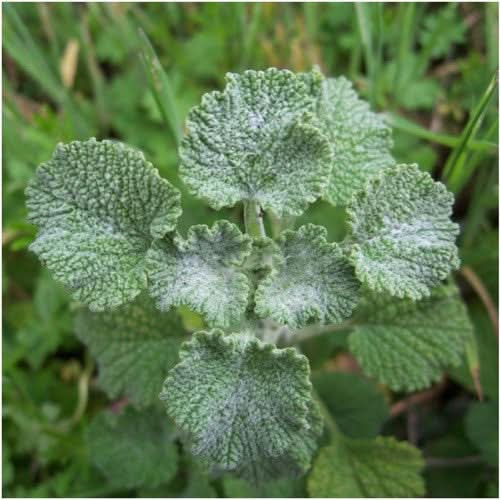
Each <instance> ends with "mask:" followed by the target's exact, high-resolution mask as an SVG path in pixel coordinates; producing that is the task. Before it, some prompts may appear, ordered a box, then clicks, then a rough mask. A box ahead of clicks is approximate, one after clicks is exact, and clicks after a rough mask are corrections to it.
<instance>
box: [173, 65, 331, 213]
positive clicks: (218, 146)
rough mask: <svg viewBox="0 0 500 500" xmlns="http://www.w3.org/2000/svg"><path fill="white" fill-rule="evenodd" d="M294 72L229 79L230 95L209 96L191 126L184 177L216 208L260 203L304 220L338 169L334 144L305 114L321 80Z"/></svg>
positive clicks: (231, 76)
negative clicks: (334, 166)
mask: <svg viewBox="0 0 500 500" xmlns="http://www.w3.org/2000/svg"><path fill="white" fill-rule="evenodd" d="M311 75H312V76H310V77H308V78H305V77H304V76H302V75H295V74H293V73H292V72H290V71H288V70H278V69H275V68H270V69H268V70H266V71H245V72H244V73H242V74H234V73H228V74H227V75H226V87H225V89H224V92H211V93H209V94H205V95H204V96H203V99H202V101H201V104H200V105H199V106H197V107H195V108H194V109H193V110H192V111H191V112H190V114H189V116H188V120H187V128H188V131H189V133H188V135H187V136H186V137H185V138H184V139H183V141H182V144H181V150H180V156H181V165H180V173H181V176H182V178H183V180H184V182H185V183H186V184H187V185H188V186H189V188H190V189H191V191H192V192H193V194H195V195H197V196H199V197H201V198H204V199H206V200H207V201H208V202H209V203H210V205H211V206H212V207H213V208H215V209H220V208H222V207H224V206H232V205H234V204H235V203H236V202H238V201H243V200H253V201H256V202H258V203H259V204H260V205H261V206H262V207H263V208H264V209H272V210H273V211H274V212H276V213H277V214H278V215H282V214H285V213H288V214H295V215H298V214H300V213H301V212H302V211H303V210H304V209H305V208H306V206H307V205H308V203H310V202H312V201H314V200H315V199H316V198H318V196H319V195H320V194H321V193H322V190H323V188H324V187H325V186H326V183H327V182H328V178H329V174H330V170H331V150H330V145H329V143H328V140H327V139H326V138H325V137H324V136H323V134H322V133H321V132H320V131H319V130H318V129H317V128H316V127H315V126H313V125H312V124H311V119H310V117H305V113H308V112H312V111H313V110H314V103H315V93H317V92H318V91H319V87H320V83H321V79H322V77H321V75H320V74H319V73H313V74H311Z"/></svg>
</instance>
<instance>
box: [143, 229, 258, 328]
mask: <svg viewBox="0 0 500 500" xmlns="http://www.w3.org/2000/svg"><path fill="white" fill-rule="evenodd" d="M250 250H251V240H250V238H249V237H248V236H247V235H244V234H242V233H241V232H240V230H239V229H238V228H237V227H236V226H235V225H234V224H231V223H230V222H227V221H218V222H216V223H215V224H214V225H213V227H212V228H211V229H210V228H209V227H208V226H205V225H200V226H192V227H191V228H190V229H189V231H188V234H187V238H186V239H185V240H184V239H182V238H181V237H180V236H179V235H176V236H175V237H173V238H172V239H164V240H162V241H155V242H154V243H153V246H152V247H151V250H150V251H149V252H148V257H147V270H148V277H149V280H150V283H149V291H150V294H151V296H152V297H154V298H155V299H156V302H157V305H158V307H159V308H160V309H161V310H168V309H169V308H171V307H172V306H179V305H187V306H188V307H190V308H191V309H193V310H194V311H196V312H198V313H200V314H202V315H203V317H204V318H205V320H206V321H207V323H208V324H210V325H213V326H220V327H224V328H225V327H228V326H230V325H231V324H232V323H236V322H238V321H239V319H240V318H241V315H242V314H243V313H244V311H245V307H246V305H247V302H248V294H249V283H248V278H247V277H246V275H245V274H244V273H243V272H242V270H241V267H240V266H241V265H242V264H243V261H244V260H245V257H247V255H248V254H249V253H250Z"/></svg>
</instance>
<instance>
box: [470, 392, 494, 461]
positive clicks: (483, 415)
mask: <svg viewBox="0 0 500 500" xmlns="http://www.w3.org/2000/svg"><path fill="white" fill-rule="evenodd" d="M465 428H466V432H467V437H468V438H469V439H470V440H471V442H472V443H474V445H475V446H476V447H477V448H478V449H479V450H480V451H481V454H482V455H483V457H484V458H485V460H486V462H487V463H488V464H490V465H492V466H493V467H498V401H488V402H486V403H478V402H476V403H473V404H472V405H471V406H470V408H469V411H468V413H467V417H466V419H465Z"/></svg>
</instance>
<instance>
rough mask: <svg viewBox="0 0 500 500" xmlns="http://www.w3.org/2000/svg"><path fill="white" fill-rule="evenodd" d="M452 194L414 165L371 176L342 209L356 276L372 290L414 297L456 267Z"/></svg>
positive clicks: (420, 295) (417, 296) (457, 260)
mask: <svg viewBox="0 0 500 500" xmlns="http://www.w3.org/2000/svg"><path fill="white" fill-rule="evenodd" d="M452 205H453V195H452V194H451V193H449V192H448V191H446V187H445V186H444V185H443V184H441V183H440V182H434V181H433V180H432V178H431V176H430V175H429V174H427V173H425V172H422V171H420V170H419V169H418V167H417V166H416V165H397V166H394V167H389V168H386V169H384V170H382V172H380V173H379V174H378V175H377V176H375V177H371V178H370V179H369V181H368V183H367V185H366V187H365V190H364V191H360V192H358V193H357V194H356V195H355V196H354V198H353V200H352V202H351V204H350V205H349V207H348V209H347V214H348V220H349V224H350V227H351V231H352V241H351V243H352V253H351V259H352V262H353V264H354V265H355V267H356V275H357V277H358V278H359V279H360V280H361V281H362V282H363V283H366V284H367V285H368V287H369V288H370V289H372V290H374V291H376V292H388V293H390V294H391V295H392V296H395V297H400V298H405V297H408V298H411V299H414V300H419V299H421V298H422V297H426V296H429V294H430V291H431V288H432V287H434V286H436V285H438V284H439V282H440V281H442V280H444V279H445V278H446V277H447V276H448V275H449V273H450V271H451V270H452V269H456V268H457V267H458V265H459V259H458V255H457V247H456V246H455V238H456V236H457V234H458V225H457V224H454V223H453V222H451V220H450V215H451V209H452Z"/></svg>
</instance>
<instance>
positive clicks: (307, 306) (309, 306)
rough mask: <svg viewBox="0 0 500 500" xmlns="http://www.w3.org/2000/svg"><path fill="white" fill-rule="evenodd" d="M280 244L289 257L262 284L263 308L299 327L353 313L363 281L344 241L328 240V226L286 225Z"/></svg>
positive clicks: (260, 300)
mask: <svg viewBox="0 0 500 500" xmlns="http://www.w3.org/2000/svg"><path fill="white" fill-rule="evenodd" d="M279 244H280V246H281V249H282V253H283V257H284V259H283V262H282V264H281V265H280V266H279V267H278V268H277V269H276V270H275V271H273V272H272V273H271V274H270V275H269V276H268V277H266V278H265V279H264V280H263V281H262V282H261V284H260V285H259V288H258V289H257V292H256V294H255V302H256V312H257V314H259V315H260V316H261V317H264V318H265V317H270V318H272V319H273V320H275V321H277V322H279V323H286V324H288V325H290V326H291V327H293V328H299V327H301V326H304V325H306V324H307V323H310V322H317V323H322V324H326V323H338V322H341V321H342V320H344V319H345V318H347V317H349V316H350V315H351V312H352V310H353V308H354V306H355V305H356V303H357V300H358V289H359V282H358V280H357V279H356V277H355V276H354V270H353V268H352V266H351V264H350V263H349V262H348V261H347V260H346V259H345V258H344V256H343V254H342V251H341V249H340V247H339V246H338V245H336V244H335V243H328V241H327V240H326V230H325V229H324V228H323V227H320V226H314V225H312V224H307V225H305V226H302V227H301V228H300V229H299V230H298V231H296V232H295V231H285V232H284V233H283V234H282V235H281V236H280V239H279Z"/></svg>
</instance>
